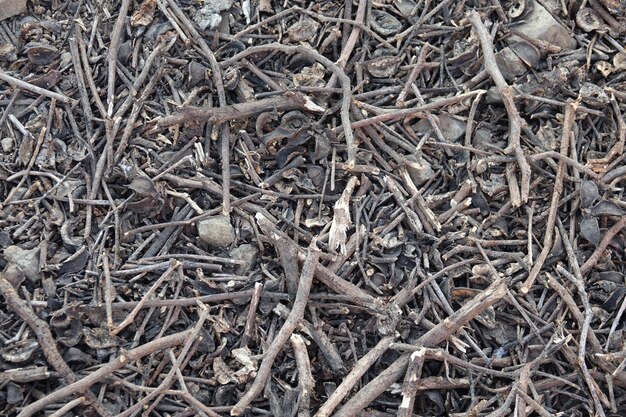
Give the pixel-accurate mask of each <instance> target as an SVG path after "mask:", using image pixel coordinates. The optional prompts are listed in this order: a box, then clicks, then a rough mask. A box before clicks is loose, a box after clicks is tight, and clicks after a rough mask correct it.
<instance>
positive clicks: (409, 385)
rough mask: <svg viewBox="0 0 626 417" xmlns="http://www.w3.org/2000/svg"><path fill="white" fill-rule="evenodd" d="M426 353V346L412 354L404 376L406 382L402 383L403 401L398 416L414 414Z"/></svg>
mask: <svg viewBox="0 0 626 417" xmlns="http://www.w3.org/2000/svg"><path fill="white" fill-rule="evenodd" d="M425 355H426V350H425V349H424V348H421V349H419V350H417V351H415V352H413V354H411V357H410V359H409V365H408V367H407V370H406V375H405V377H404V384H402V402H401V403H400V405H399V406H398V413H397V414H396V415H397V416H398V417H411V416H412V415H413V406H414V405H415V394H416V393H417V383H418V381H419V380H420V378H421V376H422V367H423V366H424V357H425Z"/></svg>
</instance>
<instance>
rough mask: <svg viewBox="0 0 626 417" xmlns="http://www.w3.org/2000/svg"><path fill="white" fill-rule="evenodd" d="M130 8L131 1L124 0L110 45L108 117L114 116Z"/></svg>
mask: <svg viewBox="0 0 626 417" xmlns="http://www.w3.org/2000/svg"><path fill="white" fill-rule="evenodd" d="M129 6H130V0H122V4H121V5H120V9H119V10H120V12H119V14H118V15H117V20H116V21H115V26H113V32H112V34H111V42H110V43H109V52H108V57H109V79H108V83H107V116H108V117H111V116H113V104H114V103H113V99H114V98H115V75H116V74H117V53H118V52H119V49H120V43H121V41H122V30H123V29H124V24H125V23H126V17H127V15H128V7H129Z"/></svg>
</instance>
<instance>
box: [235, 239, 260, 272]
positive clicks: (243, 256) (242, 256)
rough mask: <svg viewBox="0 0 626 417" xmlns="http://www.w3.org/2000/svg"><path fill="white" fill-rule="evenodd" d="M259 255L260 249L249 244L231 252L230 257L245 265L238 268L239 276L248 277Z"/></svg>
mask: <svg viewBox="0 0 626 417" xmlns="http://www.w3.org/2000/svg"><path fill="white" fill-rule="evenodd" d="M258 255H259V248H257V247H256V246H254V245H251V244H249V243H244V244H243V245H239V246H237V247H236V248H235V249H233V250H231V251H230V257H231V258H232V259H234V260H236V261H242V262H243V264H242V265H240V266H239V267H238V268H237V274H239V275H246V274H248V272H250V271H251V270H252V267H253V266H254V262H255V261H256V258H257V256H258Z"/></svg>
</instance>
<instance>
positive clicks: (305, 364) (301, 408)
mask: <svg viewBox="0 0 626 417" xmlns="http://www.w3.org/2000/svg"><path fill="white" fill-rule="evenodd" d="M289 340H290V341H291V347H292V348H293V355H294V357H295V359H296V367H297V368H298V380H299V381H298V385H299V387H300V395H299V397H298V417H309V416H310V415H311V414H310V412H309V408H310V404H311V394H312V393H313V392H314V390H315V379H313V374H312V373H311V362H310V361H309V352H308V351H307V349H306V344H305V343H304V338H303V337H302V336H300V335H299V334H297V333H294V334H292V335H291V337H290V338H289Z"/></svg>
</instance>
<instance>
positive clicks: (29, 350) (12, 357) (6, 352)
mask: <svg viewBox="0 0 626 417" xmlns="http://www.w3.org/2000/svg"><path fill="white" fill-rule="evenodd" d="M38 347H39V343H37V341H36V340H22V341H19V342H14V343H11V345H10V346H9V347H6V348H4V349H2V350H1V351H0V354H1V355H2V358H3V359H4V360H5V361H7V362H12V363H20V362H25V361H27V360H28V359H30V357H31V355H32V354H33V352H34V351H35V350H37V348H38Z"/></svg>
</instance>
